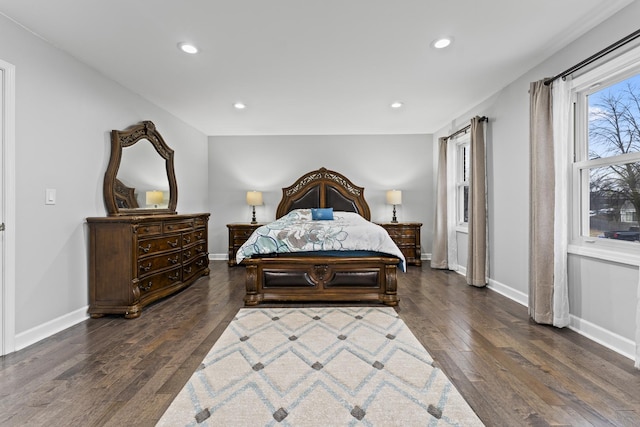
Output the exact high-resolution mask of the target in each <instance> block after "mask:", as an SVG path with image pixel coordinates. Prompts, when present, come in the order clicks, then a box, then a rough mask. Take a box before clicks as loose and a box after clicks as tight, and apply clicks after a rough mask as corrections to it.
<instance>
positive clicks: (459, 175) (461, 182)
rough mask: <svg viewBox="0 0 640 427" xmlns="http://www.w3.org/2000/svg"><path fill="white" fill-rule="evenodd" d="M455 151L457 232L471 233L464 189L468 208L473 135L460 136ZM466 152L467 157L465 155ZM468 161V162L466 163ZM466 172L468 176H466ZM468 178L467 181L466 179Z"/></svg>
mask: <svg viewBox="0 0 640 427" xmlns="http://www.w3.org/2000/svg"><path fill="white" fill-rule="evenodd" d="M454 144H455V150H454V153H455V154H454V156H455V161H454V164H455V171H454V176H455V183H454V186H455V193H456V194H455V215H456V231H461V232H465V233H468V232H469V221H468V219H467V221H464V188H465V187H466V188H467V206H468V195H469V191H468V188H469V149H470V148H471V135H470V133H469V132H465V133H464V134H462V135H460V136H458V137H457V138H455V140H454ZM464 150H466V155H465V154H464ZM465 160H466V162H465ZM465 172H466V176H465ZM465 178H466V179H465Z"/></svg>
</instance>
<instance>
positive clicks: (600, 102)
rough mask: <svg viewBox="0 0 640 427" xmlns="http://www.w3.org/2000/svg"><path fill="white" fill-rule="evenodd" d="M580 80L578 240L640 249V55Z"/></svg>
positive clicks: (575, 175) (576, 190)
mask: <svg viewBox="0 0 640 427" xmlns="http://www.w3.org/2000/svg"><path fill="white" fill-rule="evenodd" d="M620 61H621V60H620V59H617V60H614V61H611V62H610V63H608V64H604V65H602V66H600V67H598V68H596V69H594V70H591V71H589V72H588V73H585V75H583V76H580V77H578V78H576V79H575V81H574V90H573V100H574V102H575V104H574V107H575V108H574V115H575V116H574V118H575V123H574V125H575V126H574V129H575V135H574V138H575V141H574V158H575V160H574V163H573V181H574V182H573V191H574V197H573V209H572V211H573V212H574V215H572V217H573V218H574V220H575V224H574V227H573V229H574V238H578V239H582V240H583V241H585V242H590V243H594V242H597V243H604V244H605V245H609V246H610V247H611V248H619V249H622V250H626V249H629V248H633V249H634V250H637V246H629V245H634V244H635V245H637V244H638V243H639V241H640V231H639V228H638V227H639V226H640V224H639V223H638V220H639V218H638V212H640V54H639V53H636V55H635V56H631V57H629V55H627V58H626V61H627V63H626V66H621V65H620V63H619V62H620Z"/></svg>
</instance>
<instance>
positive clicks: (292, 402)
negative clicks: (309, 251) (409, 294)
mask: <svg viewBox="0 0 640 427" xmlns="http://www.w3.org/2000/svg"><path fill="white" fill-rule="evenodd" d="M157 425H158V426H172V427H174V426H360V425H362V426H385V427H386V426H413V425H415V426H482V425H483V424H482V422H481V421H480V419H478V417H477V416H476V414H475V413H474V412H473V410H472V409H471V408H470V407H469V405H468V404H467V402H466V401H465V400H464V399H463V398H462V396H461V395H460V393H459V392H458V391H457V390H456V388H455V387H454V386H453V384H452V383H451V382H450V381H449V380H448V378H447V377H446V376H445V375H444V374H443V373H442V371H441V370H440V369H438V368H436V367H434V366H433V360H432V358H431V356H430V355H429V353H427V351H426V350H425V348H424V347H423V346H422V345H421V344H420V342H419V341H418V340H417V339H416V338H415V336H414V335H413V333H412V332H411V331H410V330H409V328H408V327H407V326H406V325H405V323H404V322H403V321H402V320H401V319H400V318H399V317H398V315H397V313H396V311H395V310H394V309H393V308H391V307H305V308H242V309H240V311H239V312H238V314H237V315H236V317H235V318H234V319H233V321H231V322H230V324H229V326H228V327H227V329H226V330H225V331H224V332H223V333H222V335H221V336H220V338H219V339H218V341H217V342H216V343H215V344H214V346H213V347H212V348H211V351H210V352H209V354H207V356H206V357H205V359H204V361H203V362H202V364H201V365H200V367H199V368H198V369H197V370H196V372H195V373H194V374H193V376H192V377H191V378H190V379H189V381H188V382H187V384H186V385H185V386H184V388H183V389H182V390H181V391H180V393H179V394H178V396H177V397H176V398H175V400H174V401H173V402H172V403H171V405H170V406H169V408H168V409H167V410H166V412H165V413H164V415H163V416H162V418H161V419H160V420H159V422H158V424H157Z"/></svg>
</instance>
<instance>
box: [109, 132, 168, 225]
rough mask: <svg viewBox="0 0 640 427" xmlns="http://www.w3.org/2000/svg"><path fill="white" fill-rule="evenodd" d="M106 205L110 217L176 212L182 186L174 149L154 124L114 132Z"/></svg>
mask: <svg viewBox="0 0 640 427" xmlns="http://www.w3.org/2000/svg"><path fill="white" fill-rule="evenodd" d="M104 202H105V205H106V207H107V212H108V214H109V215H158V214H175V213H176V206H177V203H178V185H177V183H176V175H175V171H174V169H173V150H172V149H171V148H169V146H168V145H167V144H166V143H165V142H164V139H163V138H162V136H161V135H160V134H159V133H158V131H157V130H156V126H155V125H154V124H153V123H152V122H150V121H144V122H141V123H139V124H137V125H134V126H131V127H130V128H128V129H126V130H122V131H119V130H112V131H111V159H110V160H109V165H108V166H107V171H106V173H105V174H104Z"/></svg>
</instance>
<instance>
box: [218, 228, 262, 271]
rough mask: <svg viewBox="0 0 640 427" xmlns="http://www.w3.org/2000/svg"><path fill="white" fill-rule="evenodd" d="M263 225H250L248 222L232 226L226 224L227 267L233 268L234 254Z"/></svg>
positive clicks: (234, 263)
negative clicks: (227, 230)
mask: <svg viewBox="0 0 640 427" xmlns="http://www.w3.org/2000/svg"><path fill="white" fill-rule="evenodd" d="M261 225H264V223H257V224H251V223H248V222H236V223H233V224H227V228H228V229H229V266H230V267H233V266H234V265H237V264H236V253H237V252H238V249H240V246H242V245H243V244H244V242H246V241H247V239H248V238H249V236H251V233H253V232H254V230H255V229H256V228H258V227H260V226H261Z"/></svg>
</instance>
